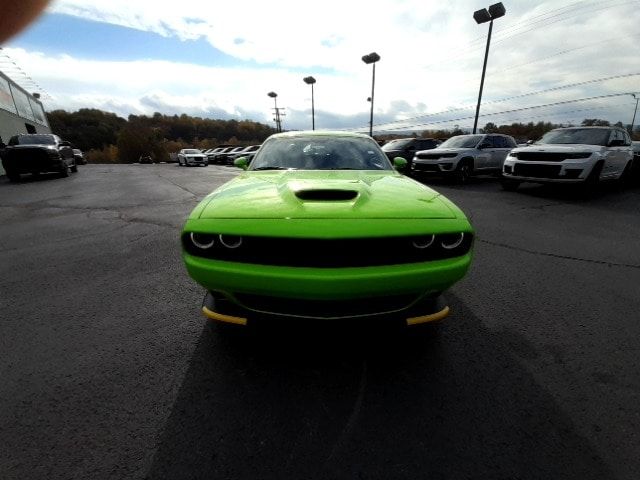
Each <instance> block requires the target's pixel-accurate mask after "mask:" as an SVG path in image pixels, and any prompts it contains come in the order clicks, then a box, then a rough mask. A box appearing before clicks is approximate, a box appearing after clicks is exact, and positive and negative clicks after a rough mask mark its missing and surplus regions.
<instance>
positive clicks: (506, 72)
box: [9, 0, 640, 128]
mask: <svg viewBox="0 0 640 480" xmlns="http://www.w3.org/2000/svg"><path fill="white" fill-rule="evenodd" d="M485 3H491V2H482V1H479V0H474V1H472V2H457V3H449V2H435V1H425V0H377V1H374V2H358V1H354V2H344V1H342V2H339V1H338V0H325V1H324V2H310V1H305V0H296V1H293V0H282V1H280V2H277V3H274V2H258V1H247V0H245V1H236V2H227V3H225V4H224V5H222V6H221V5H220V4H217V2H215V3H214V2H205V1H200V0H182V1H181V2H162V1H157V0H154V1H151V0H137V1H132V0H58V1H57V2H55V3H54V4H53V5H52V6H51V7H50V11H52V12H58V13H64V14H69V15H74V16H78V17H82V18H86V19H91V20H94V21H100V22H107V23H113V24H117V25H122V26H126V27H130V28H136V29H139V30H143V31H149V32H155V33H158V34H161V35H164V36H168V37H176V38H179V39H183V40H190V39H197V38H205V39H206V40H208V41H209V42H210V43H211V45H212V46H214V47H215V48H217V49H219V50H221V51H222V52H224V53H226V54H228V55H231V56H233V57H235V58H237V59H239V60H245V61H246V60H251V61H255V62H257V63H258V64H262V65H263V67H262V68H257V67H256V68H247V67H242V68H239V67H238V68H232V67H225V68H222V67H203V66H196V65H190V64H175V63H172V62H163V61H151V60H137V61H129V62H107V61H88V60H81V59H77V58H71V57H69V56H67V55H64V52H61V53H60V55H58V56H54V57H46V56H44V55H42V54H39V53H37V52H33V51H28V52H27V51H24V50H21V49H9V53H10V55H11V56H12V57H14V58H16V59H17V60H18V62H19V63H20V64H21V65H23V67H24V68H25V69H26V70H27V71H28V72H29V73H30V74H31V76H32V77H33V78H35V79H36V80H37V81H38V82H39V83H40V84H41V85H42V86H43V87H44V88H45V89H46V90H48V91H49V92H51V93H52V95H54V96H55V102H54V103H53V104H52V106H55V107H61V108H66V109H73V108H76V107H81V106H96V107H101V106H102V107H103V108H106V107H109V108H111V109H114V110H115V111H116V112H117V113H119V114H127V113H153V111H154V110H155V109H158V110H162V111H163V112H167V113H173V112H181V111H184V112H187V113H192V114H199V115H217V116H225V115H226V116H228V117H235V118H242V117H243V116H244V115H247V116H251V117H253V118H255V119H256V120H259V121H265V122H267V121H271V114H270V109H271V108H272V106H273V103H272V100H271V99H270V98H268V97H267V96H266V92H267V91H269V90H275V91H277V92H278V94H279V97H278V104H279V106H282V107H286V109H287V113H288V115H287V117H286V118H285V125H286V126H287V127H288V128H305V127H307V126H308V124H309V123H310V122H309V109H310V89H309V87H308V86H307V85H304V83H303V82H302V76H304V75H303V74H302V73H301V72H302V71H305V72H308V71H313V67H316V68H317V69H318V70H319V71H321V72H327V73H323V74H317V75H316V74H314V76H315V77H316V79H317V80H318V83H317V84H316V85H315V100H316V113H317V119H318V120H320V119H322V120H321V121H317V122H316V124H317V125H319V126H322V127H348V126H352V127H358V126H362V125H366V123H367V120H368V115H367V111H368V108H369V104H368V103H367V101H366V97H367V96H369V95H370V85H371V84H370V82H371V67H370V66H368V65H365V64H363V63H362V62H361V61H360V57H361V56H362V55H363V54H365V53H368V52H370V51H377V52H378V53H379V54H380V55H381V57H382V59H381V61H380V62H379V63H378V64H377V70H376V95H375V106H376V116H375V122H376V123H378V122H380V121H389V120H394V119H398V118H412V117H416V116H418V115H421V114H425V113H429V112H437V111H442V110H447V109H450V108H455V107H459V106H461V105H469V104H473V103H474V102H475V99H476V96H477V89H478V84H479V77H480V71H481V68H482V56H483V53H484V45H485V39H486V32H487V26H486V25H481V26H478V25H476V24H475V22H474V21H473V19H472V16H471V15H472V12H473V10H475V9H478V8H481V7H484V6H486V5H485ZM637 3H638V2H637V1H626V0H604V1H596V0H588V1H584V2H573V1H570V0H566V1H563V2H558V1H556V0H554V1H546V2H541V3H538V4H537V5H535V6H534V7H532V6H531V3H530V2H528V1H525V0H517V1H512V2H505V5H506V7H507V15H506V16H505V17H504V18H502V19H499V20H497V21H496V23H495V28H494V37H493V42H492V48H491V54H490V58H489V67H488V72H487V79H486V83H485V93H484V98H485V99H486V100H487V101H489V100H492V99H493V100H495V99H500V98H505V97H510V96H514V95H518V94H521V93H525V92H530V91H537V90H543V89H545V88H549V87H551V86H557V85H564V84H570V83H575V82H579V81H584V80H589V79H594V78H599V77H606V76H611V75H615V74H622V73H629V72H635V71H640V68H638V66H637V65H638V64H637V61H636V59H635V54H634V52H635V46H636V44H637V41H638V38H639V37H638V35H639V32H638V31H637V24H638V13H637V8H636V7H637ZM561 51H570V52H568V53H567V54H563V55H555V56H554V54H557V53H559V52H561ZM546 57H548V58H546ZM545 58H546V59H545ZM541 59H544V60H541ZM635 90H639V88H638V77H631V78H627V79H621V80H617V81H609V82H604V83H598V84H592V85H585V86H582V87H576V88H574V89H571V90H559V91H556V92H549V93H546V94H544V95H541V96H533V97H525V98H521V99H517V100H513V101H510V102H504V103H499V104H495V105H491V104H487V105H486V106H484V107H483V112H485V113H489V112H497V111H501V110H508V109H512V108H518V107H524V106H531V105H538V104H543V103H550V102H553V101H562V100H565V99H568V98H579V97H581V96H583V97H586V96H591V95H598V94H606V93H615V92H621V91H635ZM628 101H629V102H631V99H630V97H629V99H628ZM603 102H605V105H607V103H606V101H603ZM608 102H609V103H608V105H611V107H610V108H609V109H603V110H602V111H600V110H596V112H597V113H600V116H603V117H607V118H609V119H611V120H614V121H615V120H618V119H622V120H625V119H626V116H630V115H629V114H627V110H628V106H627V105H626V103H625V100H624V99H620V98H614V99H611V100H610V101H608ZM601 103H602V102H601ZM599 106H601V104H599V103H597V102H592V103H590V104H576V105H570V106H568V107H563V108H560V107H558V109H556V110H554V111H551V110H549V112H550V114H551V113H557V112H559V111H566V110H574V109H579V108H587V107H599ZM629 108H631V107H629ZM586 113H589V112H586ZM469 114H473V110H470V111H469V110H467V111H464V112H456V113H455V114H451V115H449V116H448V117H447V118H458V117H464V116H467V115H469ZM542 114H544V111H532V112H524V113H522V114H512V115H510V116H505V117H495V118H486V119H481V122H480V123H481V124H483V122H486V121H495V122H496V123H500V122H501V118H504V119H505V120H507V119H514V120H515V119H517V120H523V121H527V119H528V117H530V118H533V117H535V115H542ZM576 114H578V115H579V113H576ZM572 115H573V114H572ZM442 118H444V117H442V116H437V117H429V118H427V119H426V120H423V122H425V121H436V120H438V119H442ZM541 119H543V118H541ZM555 120H556V121H561V120H562V119H559V118H555ZM626 121H630V119H626ZM323 122H327V124H326V125H323ZM349 122H352V124H351V125H349ZM407 123H408V124H415V123H420V121H419V120H412V121H410V122H407ZM459 123H460V124H461V125H468V124H471V123H472V122H469V121H468V120H464V121H460V122H459ZM436 126H437V125H434V127H436ZM445 126H450V125H446V124H445Z"/></svg>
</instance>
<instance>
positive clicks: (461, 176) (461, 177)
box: [456, 160, 473, 185]
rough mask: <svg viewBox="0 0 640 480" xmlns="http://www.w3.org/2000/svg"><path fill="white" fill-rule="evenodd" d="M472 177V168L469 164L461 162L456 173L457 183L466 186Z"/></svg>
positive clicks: (464, 161)
mask: <svg viewBox="0 0 640 480" xmlns="http://www.w3.org/2000/svg"><path fill="white" fill-rule="evenodd" d="M472 175H473V167H472V166H471V162H469V161H468V160H463V161H462V162H461V163H460V165H458V169H457V171H456V180H457V182H458V183H460V184H462V185H466V184H467V183H469V181H470V180H471V176H472Z"/></svg>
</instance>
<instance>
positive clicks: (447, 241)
mask: <svg viewBox="0 0 640 480" xmlns="http://www.w3.org/2000/svg"><path fill="white" fill-rule="evenodd" d="M463 240H464V232H460V233H452V234H449V235H443V238H442V241H441V242H440V245H442V248H444V249H445V250H453V249H454V248H457V247H459V246H460V245H461V244H462V241H463Z"/></svg>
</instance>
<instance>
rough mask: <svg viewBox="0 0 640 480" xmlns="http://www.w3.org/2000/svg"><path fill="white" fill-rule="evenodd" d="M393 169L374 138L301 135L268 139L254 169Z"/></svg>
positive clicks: (252, 164)
mask: <svg viewBox="0 0 640 480" xmlns="http://www.w3.org/2000/svg"><path fill="white" fill-rule="evenodd" d="M289 168H292V169H300V170H392V167H391V163H390V162H389V160H388V159H387V156H386V155H385V154H384V153H383V152H382V151H381V150H380V147H378V145H377V144H376V143H375V142H374V141H373V140H371V139H368V138H359V137H336V136H318V135H313V136H300V137H286V138H273V139H271V140H269V141H267V142H266V143H265V144H264V145H263V146H262V149H261V150H260V151H259V152H258V154H257V155H256V157H255V159H254V161H253V162H252V163H251V170H269V169H289Z"/></svg>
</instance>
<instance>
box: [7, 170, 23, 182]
mask: <svg viewBox="0 0 640 480" xmlns="http://www.w3.org/2000/svg"><path fill="white" fill-rule="evenodd" d="M6 173H7V178H8V179H9V181H10V182H14V183H15V182H19V181H20V174H19V173H18V172H12V171H11V170H7V172H6Z"/></svg>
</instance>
